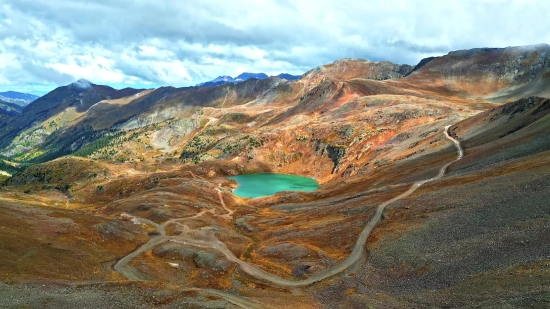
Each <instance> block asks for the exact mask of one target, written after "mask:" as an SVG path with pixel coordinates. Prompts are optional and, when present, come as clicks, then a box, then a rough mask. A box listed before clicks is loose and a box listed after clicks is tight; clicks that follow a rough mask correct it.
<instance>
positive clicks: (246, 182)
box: [227, 173, 319, 198]
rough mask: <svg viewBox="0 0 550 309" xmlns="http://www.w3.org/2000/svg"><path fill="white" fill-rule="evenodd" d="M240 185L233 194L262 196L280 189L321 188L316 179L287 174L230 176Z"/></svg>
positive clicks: (310, 189)
mask: <svg viewBox="0 0 550 309" xmlns="http://www.w3.org/2000/svg"><path fill="white" fill-rule="evenodd" d="M227 178H231V179H235V181H237V183H238V184H239V186H238V187H237V189H235V190H233V194H235V195H237V196H240V197H252V198H254V197H260V196H269V195H273V194H275V193H277V192H279V191H313V190H315V189H317V188H319V184H318V183H317V181H315V179H312V178H308V177H302V176H296V175H286V174H270V173H266V174H248V175H238V176H229V177H227Z"/></svg>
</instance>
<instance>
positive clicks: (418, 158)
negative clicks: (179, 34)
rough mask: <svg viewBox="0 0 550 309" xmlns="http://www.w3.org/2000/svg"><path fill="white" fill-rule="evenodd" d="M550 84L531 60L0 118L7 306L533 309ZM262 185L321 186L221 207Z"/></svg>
mask: <svg viewBox="0 0 550 309" xmlns="http://www.w3.org/2000/svg"><path fill="white" fill-rule="evenodd" d="M549 72H550V46H548V45H545V44H542V45H533V46H524V47H508V48H478V49H471V50H462V51H454V52H450V53H449V54H447V55H443V56H440V57H430V58H426V59H424V60H422V61H421V62H420V63H419V64H417V65H416V66H411V65H399V64H394V63H391V62H388V61H381V62H373V61H369V60H364V59H355V58H346V59H341V60H338V61H336V62H334V63H331V64H326V65H321V66H319V67H316V68H313V69H311V70H310V71H308V72H306V73H304V74H303V75H302V76H301V77H300V78H299V79H294V78H289V77H287V79H285V78H280V77H277V76H272V77H267V76H266V77H263V76H262V79H256V78H249V79H246V80H243V81H240V80H238V81H237V80H235V81H234V82H228V83H225V82H223V83H219V84H216V83H213V84H208V85H200V84H199V85H197V86H194V87H183V88H175V87H161V88H158V89H131V88H126V89H121V90H117V89H114V88H111V87H109V86H102V85H96V84H93V83H90V82H87V81H84V80H80V81H77V82H75V83H73V84H70V85H68V86H63V87H59V88H57V89H55V90H53V91H52V92H50V93H48V94H46V95H45V96H43V97H40V98H38V99H36V100H34V101H33V102H31V103H29V104H28V105H27V106H26V107H24V108H23V109H22V110H21V111H19V112H18V113H13V114H9V115H8V114H7V113H6V116H1V115H3V114H0V116H1V117H2V118H0V170H2V172H0V183H1V187H0V256H2V258H1V259H2V263H0V296H1V297H0V298H1V299H2V300H0V307H1V306H6V307H17V306H20V307H24V306H27V307H40V306H43V307H48V306H49V307H50V308H74V307H75V306H78V307H82V308H91V307H97V306H106V304H112V303H113V301H114V299H116V301H117V302H118V303H117V304H118V306H119V307H121V308H152V307H154V308H180V307H189V308H288V307H290V306H293V307H296V308H403V307H409V308H434V307H437V308H477V307H479V306H482V307H490V306H493V307H494V308H497V307H499V308H545V306H548V305H549V304H550V294H549V293H548V291H549V290H550V251H549V250H548V246H547V244H548V243H549V242H550V239H549V235H550V204H549V203H548V200H549V198H550V168H549V167H550V156H549V154H550V99H549V98H550V74H549ZM247 74H249V73H247ZM222 77H223V76H221V77H220V78H222ZM281 77H285V76H283V75H281ZM237 79H238V78H237ZM231 80H233V79H231ZM219 81H224V80H223V79H220V80H219ZM6 106H8V107H9V108H10V110H11V108H15V107H13V106H11V105H6ZM7 109H8V108H7V107H6V110H7ZM262 173H276V174H290V175H296V176H303V177H309V178H312V179H313V180H315V181H316V182H317V183H318V184H319V187H318V188H317V189H316V190H312V191H285V190H283V191H280V192H277V193H275V194H273V195H268V196H260V197H256V198H246V197H240V196H238V195H237V194H234V193H233V191H234V190H235V189H236V188H237V185H238V184H237V182H236V181H235V180H234V179H231V177H232V176H237V175H248V174H262ZM260 182H261V181H260ZM44 304H46V305H44Z"/></svg>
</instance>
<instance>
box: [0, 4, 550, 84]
mask: <svg viewBox="0 0 550 309" xmlns="http://www.w3.org/2000/svg"><path fill="white" fill-rule="evenodd" d="M0 11H1V12H2V13H1V14H0V86H1V87H2V88H3V89H4V88H6V87H9V86H13V87H17V86H18V85H19V86H20V85H22V84H23V83H26V84H38V85H44V86H48V85H49V86H51V87H54V86H57V85H61V84H65V83H67V82H69V81H70V80H73V79H78V78H86V79H89V80H91V81H92V82H94V83H99V84H116V85H129V86H132V85H136V86H139V87H141V86H143V85H148V86H158V85H168V84H172V85H175V86H183V85H193V84H196V83H198V82H202V81H204V80H206V79H211V78H214V77H216V76H219V75H236V74H239V73H241V72H242V71H254V72H266V73H268V74H278V73H281V72H289V73H295V74H299V73H303V72H304V71H307V70H308V69H310V68H313V67H316V66H318V65H321V64H324V63H328V62H332V61H335V60H337V59H339V58H344V57H361V58H366V59H369V60H373V61H380V60H390V61H393V62H396V63H407V64H412V65H414V64H416V63H418V61H419V60H420V59H422V58H424V57H428V56H433V55H441V54H446V53H447V52H449V51H451V50H457V49H467V48H474V47H505V46H516V45H528V44H535V43H543V42H549V41H550V33H549V32H548V28H549V27H548V26H549V25H550V21H549V20H548V19H547V16H546V15H547V12H549V11H550V2H548V1H545V0H541V1H535V0H509V1H508V0H486V1H474V0H470V1H467V0H462V1H459V0H449V1H438V0H416V1H414V0H411V1H405V0H387V1H377V2H374V1H359V0H357V1H353V0H350V1H347V2H346V3H345V4H343V3H342V2H340V1H336V0H334V1H315V0H302V1H289V0H266V1H252V0H235V1H230V2H229V1H216V0H205V1H196V2H193V3H190V2H188V1H149V0H120V1H112V0H94V1H85V0H80V1H79V0H57V1H49V0H32V1H30V0H18V1H8V0H0Z"/></svg>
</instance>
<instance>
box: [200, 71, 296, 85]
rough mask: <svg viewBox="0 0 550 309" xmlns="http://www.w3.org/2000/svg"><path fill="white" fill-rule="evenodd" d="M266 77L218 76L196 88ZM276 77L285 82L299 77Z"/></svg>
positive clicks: (250, 74)
mask: <svg viewBox="0 0 550 309" xmlns="http://www.w3.org/2000/svg"><path fill="white" fill-rule="evenodd" d="M268 77H269V76H268V75H267V74H265V73H249V72H244V73H241V74H239V75H238V76H237V77H235V78H233V77H231V76H228V75H222V76H218V77H216V78H215V79H213V80H211V81H208V82H204V83H200V84H197V86H199V87H200V86H202V87H214V86H219V85H225V84H230V83H233V84H234V83H238V82H242V81H245V80H248V79H251V78H255V79H266V78H268ZM276 77H279V78H282V79H286V80H296V79H300V78H301V75H290V74H287V73H281V74H279V75H277V76H276Z"/></svg>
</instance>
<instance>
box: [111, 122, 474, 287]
mask: <svg viewBox="0 0 550 309" xmlns="http://www.w3.org/2000/svg"><path fill="white" fill-rule="evenodd" d="M449 127H450V126H447V127H445V132H444V134H445V137H446V138H447V139H449V140H450V141H452V142H453V144H454V145H455V146H456V148H457V154H458V156H457V158H456V159H455V160H453V161H451V162H449V163H447V164H445V165H444V166H442V167H441V169H440V170H439V173H438V174H437V175H436V176H435V177H433V178H430V179H426V180H421V181H417V182H415V183H413V184H412V185H411V187H410V188H409V189H408V190H407V191H406V192H404V193H402V194H400V195H398V196H396V197H394V198H392V199H390V200H388V201H386V202H384V203H382V204H380V205H378V207H377V209H376V212H375V214H374V215H373V216H372V218H371V219H370V220H369V221H368V222H367V224H366V225H365V227H364V228H363V231H362V232H361V234H360V235H359V237H358V239H357V241H356V243H355V246H354V248H353V251H352V252H351V254H350V255H349V256H348V257H347V258H346V259H345V260H344V261H343V262H342V263H340V264H338V265H336V266H334V267H331V268H327V269H324V270H322V271H319V272H317V273H315V274H313V275H312V276H310V277H309V278H307V279H304V280H299V281H294V280H288V279H284V278H281V277H278V276H276V275H274V274H271V273H268V272H266V271H264V270H263V269H261V268H259V267H257V266H255V265H252V264H249V263H247V262H245V261H242V260H240V259H239V258H238V257H236V256H235V255H234V254H233V252H231V251H230V250H229V249H228V248H227V246H226V245H225V244H224V243H222V242H220V241H219V240H218V239H217V237H216V235H215V233H214V232H213V231H212V230H210V229H207V228H202V229H197V230H193V229H190V228H188V227H187V226H185V227H186V228H185V229H184V230H183V231H182V233H181V234H179V235H176V236H166V232H165V228H166V226H167V225H169V224H172V223H179V222H178V221H180V220H184V219H188V218H178V219H171V220H168V221H166V222H165V223H163V224H160V225H159V224H156V223H154V222H152V221H149V220H147V219H142V218H134V219H132V220H135V221H134V222H135V223H140V224H150V225H152V226H155V227H156V229H157V232H158V235H157V236H153V237H152V238H151V239H150V240H149V241H148V242H147V243H145V244H144V245H142V246H141V247H139V248H138V249H137V250H135V251H134V252H132V253H130V254H128V255H127V256H125V257H123V258H122V259H120V260H119V261H118V262H117V263H116V264H115V266H114V269H115V270H116V271H117V272H119V273H120V274H122V275H124V276H125V277H126V278H128V279H129V280H144V278H143V276H142V275H140V273H139V271H138V270H137V269H135V268H133V267H131V266H129V265H128V263H129V262H130V261H131V260H132V259H133V258H134V257H136V256H138V255H140V254H142V253H143V252H146V251H148V250H151V249H153V248H154V247H155V246H157V245H158V244H161V243H163V242H167V241H170V242H174V243H179V244H182V245H187V246H194V247H199V248H207V249H213V250H216V251H218V252H220V253H222V254H223V255H225V257H226V258H227V259H229V260H230V261H232V262H234V263H237V264H238V265H239V267H240V268H241V270H242V271H244V272H246V273H247V274H248V275H250V276H253V277H255V278H258V279H260V280H264V281H268V282H270V283H272V284H274V285H277V286H281V287H303V286H307V285H310V284H313V283H315V282H318V281H321V280H323V279H326V278H329V277H332V276H334V275H336V274H339V273H341V272H343V271H344V270H346V269H347V268H348V267H350V266H352V265H353V264H355V263H356V262H357V261H359V260H360V259H361V258H362V257H363V256H364V253H365V244H366V242H367V239H368V237H369V235H370V233H371V232H372V230H373V228H374V227H375V226H376V224H378V222H379V221H380V219H381V217H382V213H383V212H384V209H385V208H386V207H387V206H388V205H390V204H392V203H394V202H396V201H398V200H401V199H403V198H406V197H408V196H410V195H411V194H412V193H413V192H414V191H416V190H417V189H418V188H419V187H420V186H422V185H423V184H425V183H427V182H430V181H434V180H436V179H439V178H441V177H443V176H444V175H445V172H446V170H447V168H448V167H449V165H451V164H452V163H454V162H456V161H458V160H460V159H462V157H463V156H464V151H463V149H462V147H461V146H460V142H458V141H457V140H456V139H454V138H452V137H451V136H450V135H449V133H448V132H447V131H448V129H449ZM217 190H218V195H219V198H220V203H221V205H222V206H223V208H224V209H226V210H227V211H228V213H227V214H225V215H222V216H220V217H223V218H224V219H230V218H232V215H233V211H232V210H230V209H229V208H227V206H226V205H225V202H224V200H223V195H222V194H221V191H220V190H219V189H217ZM225 294H227V293H225ZM218 295H220V296H221V295H222V294H220V293H218Z"/></svg>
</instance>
